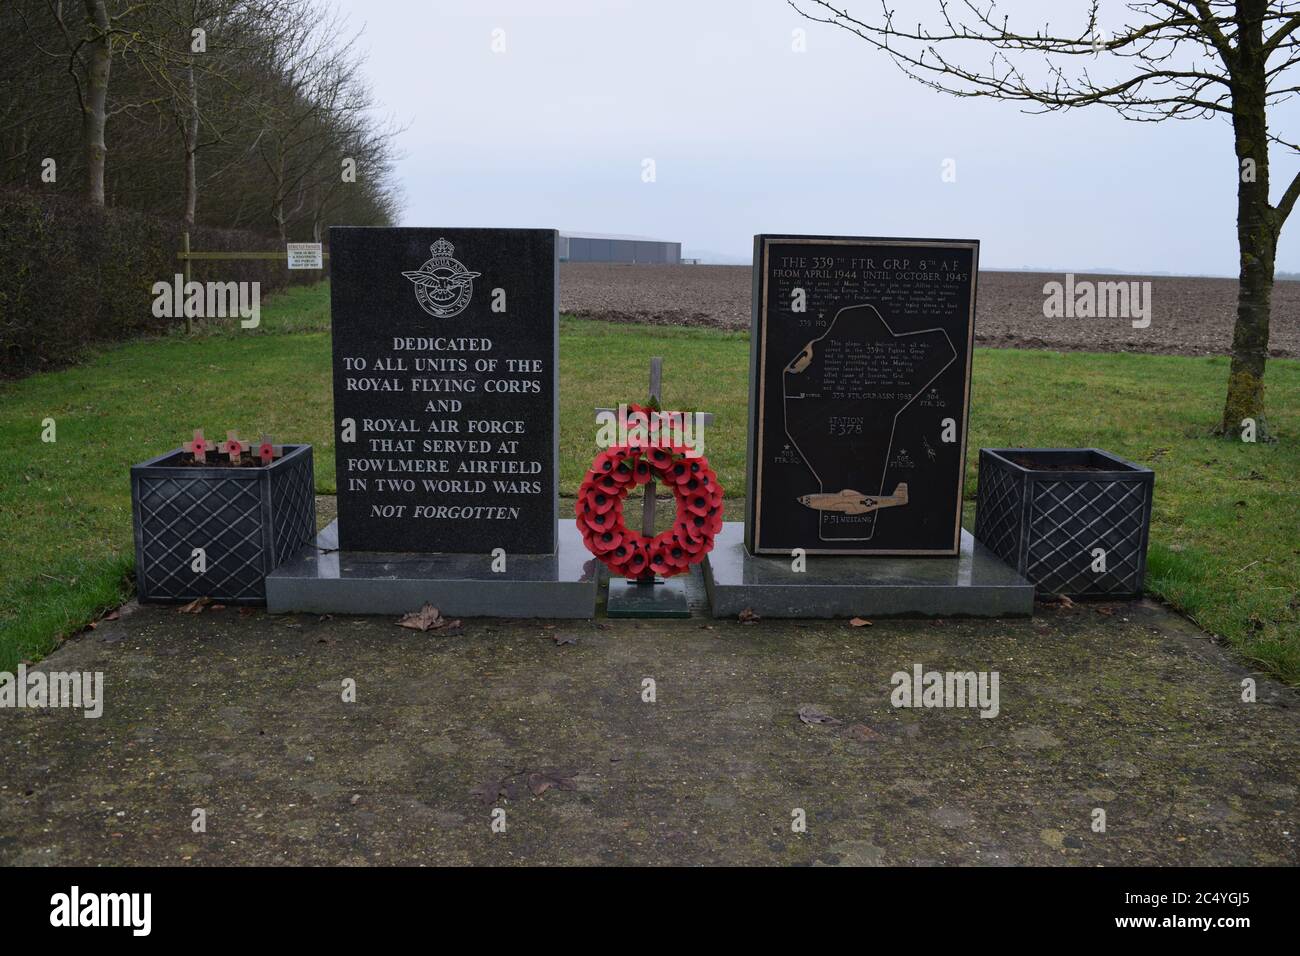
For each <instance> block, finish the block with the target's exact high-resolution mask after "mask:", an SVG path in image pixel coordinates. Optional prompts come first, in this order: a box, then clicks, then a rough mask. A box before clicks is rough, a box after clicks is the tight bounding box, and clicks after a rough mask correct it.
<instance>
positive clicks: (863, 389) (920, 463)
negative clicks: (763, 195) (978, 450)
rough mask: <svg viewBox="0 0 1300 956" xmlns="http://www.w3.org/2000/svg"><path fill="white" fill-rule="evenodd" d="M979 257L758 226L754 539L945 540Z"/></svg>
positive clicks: (781, 545)
mask: <svg viewBox="0 0 1300 956" xmlns="http://www.w3.org/2000/svg"><path fill="white" fill-rule="evenodd" d="M977 258H978V244H977V243H975V242H958V241H940V240H906V239H881V240H871V239H863V240H840V239H818V238H815V237H776V236H760V237H758V240H757V241H756V244H755V261H756V263H757V264H758V269H759V276H758V283H759V288H758V289H757V290H756V295H755V313H756V314H755V328H754V338H753V343H754V353H755V354H754V357H753V358H754V361H753V364H754V366H755V369H754V371H755V373H756V374H755V376H754V392H755V394H754V401H753V403H752V404H753V412H752V414H753V415H754V416H755V417H756V419H757V428H756V430H755V437H754V442H753V447H752V448H751V453H750V459H751V460H750V482H751V484H750V487H751V488H752V489H754V494H753V495H752V498H751V504H750V508H751V509H752V511H751V513H752V514H753V518H754V520H753V521H751V525H752V526H753V530H752V532H751V533H752V540H751V541H750V547H751V549H752V550H754V551H756V552H769V553H771V552H776V551H788V550H791V549H793V548H804V549H805V550H806V551H808V552H811V553H816V552H835V553H859V554H873V553H875V554H955V553H956V552H957V548H958V544H959V540H960V537H959V535H960V506H961V489H962V472H963V470H964V465H965V437H966V436H965V432H966V408H967V396H968V392H969V381H970V378H969V376H970V373H969V368H970V353H971V341H972V337H973V318H974V295H975V273H976V270H977V268H978V264H977Z"/></svg>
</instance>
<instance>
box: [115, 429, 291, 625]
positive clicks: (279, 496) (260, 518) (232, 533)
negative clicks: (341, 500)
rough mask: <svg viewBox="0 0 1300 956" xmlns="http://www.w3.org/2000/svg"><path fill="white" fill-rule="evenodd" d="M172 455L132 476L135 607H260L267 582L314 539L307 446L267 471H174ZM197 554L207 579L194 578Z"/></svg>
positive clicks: (177, 459)
mask: <svg viewBox="0 0 1300 956" xmlns="http://www.w3.org/2000/svg"><path fill="white" fill-rule="evenodd" d="M183 455H184V451H183V449H180V448H177V449H175V450H173V451H169V452H167V454H165V455H159V456H158V457H157V458H152V459H150V460H149V461H146V462H141V463H140V464H138V465H133V466H132V468H131V511H132V516H133V520H134V523H135V579H136V587H137V590H138V591H139V595H140V600H141V601H153V602H163V603H166V602H187V601H192V600H194V599H195V598H199V597H210V598H212V600H213V601H217V602H220V603H222V604H265V603H266V576H267V574H269V573H270V572H271V571H272V570H274V569H275V567H276V566H277V565H279V564H280V563H281V562H283V561H286V560H288V559H289V558H291V557H293V555H294V554H296V553H297V551H298V549H299V548H301V547H302V546H303V545H304V544H307V543H308V542H309V541H311V540H312V539H313V538H314V537H315V535H316V494H315V484H314V475H313V471H312V456H311V445H285V446H284V457H282V458H278V459H276V460H275V461H273V462H272V463H271V465H270V466H269V467H257V468H222V467H219V466H212V465H209V466H202V465H184V464H181V460H182V456H183ZM195 548H203V549H204V551H205V552H206V556H207V562H206V563H207V569H206V571H204V572H202V573H199V572H196V571H193V570H191V567H192V565H193V561H194V558H193V551H194V549H195Z"/></svg>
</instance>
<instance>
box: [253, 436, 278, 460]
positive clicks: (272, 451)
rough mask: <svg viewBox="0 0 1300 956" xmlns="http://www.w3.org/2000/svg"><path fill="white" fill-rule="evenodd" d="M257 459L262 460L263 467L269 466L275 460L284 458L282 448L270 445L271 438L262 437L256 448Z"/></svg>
mask: <svg viewBox="0 0 1300 956" xmlns="http://www.w3.org/2000/svg"><path fill="white" fill-rule="evenodd" d="M257 457H258V458H260V459H262V464H263V465H269V464H270V463H271V462H273V461H274V460H275V459H277V458H283V457H284V446H283V445H273V444H271V436H270V435H263V436H262V441H261V444H259V445H258V446H257Z"/></svg>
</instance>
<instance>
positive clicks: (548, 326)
mask: <svg viewBox="0 0 1300 956" xmlns="http://www.w3.org/2000/svg"><path fill="white" fill-rule="evenodd" d="M330 258H331V271H332V276H331V284H330V296H331V305H332V312H333V336H334V342H333V349H334V419H335V439H336V444H335V469H336V475H337V490H338V515H339V517H338V546H339V547H340V548H342V549H343V550H345V551H384V552H397V551H407V552H425V553H435V552H445V553H477V554H487V553H490V552H491V551H492V550H493V549H495V548H503V549H505V551H506V552H507V553H508V554H550V553H553V552H554V551H555V549H556V533H557V532H556V521H557V506H558V501H557V478H556V476H557V471H558V461H559V458H558V456H559V451H558V441H557V425H558V414H557V410H558V404H557V403H558V377H557V368H558V357H559V355H558V330H559V299H558V268H559V267H558V259H557V255H556V233H555V232H554V231H553V230H549V229H426V228H418V229H414V228H401V229H357V228H335V229H331V230H330Z"/></svg>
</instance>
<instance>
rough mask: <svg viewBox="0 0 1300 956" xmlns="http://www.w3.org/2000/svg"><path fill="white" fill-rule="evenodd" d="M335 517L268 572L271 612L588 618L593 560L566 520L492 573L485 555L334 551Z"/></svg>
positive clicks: (594, 576) (592, 604) (593, 600)
mask: <svg viewBox="0 0 1300 956" xmlns="http://www.w3.org/2000/svg"><path fill="white" fill-rule="evenodd" d="M337 547H338V522H337V521H331V522H330V524H329V525H328V526H327V527H326V528H325V530H324V531H322V532H321V533H320V534H319V535H318V536H317V538H316V543H315V545H308V546H307V547H305V548H303V550H302V551H301V552H299V554H298V556H297V557H296V558H294V559H293V560H292V561H287V562H285V563H284V564H282V565H280V567H278V568H276V569H275V570H274V571H272V572H271V573H270V574H269V575H268V576H267V578H266V608H267V610H268V611H271V612H272V613H281V612H286V611H305V612H310V613H313V614H315V613H319V614H402V613H405V612H407V611H413V610H416V609H418V608H419V607H420V606H421V605H423V604H425V603H428V604H432V605H433V606H434V607H436V608H438V610H440V611H441V612H442V613H443V615H444V616H446V617H548V618H591V617H594V616H595V614H596V579H597V574H596V571H597V564H596V559H595V558H594V557H592V555H591V553H590V552H588V551H587V549H586V548H585V547H584V546H583V544H582V536H581V535H580V534H579V533H578V529H577V526H576V524H575V523H574V522H573V521H572V520H567V521H561V522H560V527H559V544H558V547H557V549H556V553H555V554H517V555H516V554H507V556H506V570H505V571H504V572H502V573H500V574H494V573H493V572H492V570H491V564H492V558H491V556H489V555H487V554H406V553H393V554H390V553H386V552H377V551H338V550H336V549H337Z"/></svg>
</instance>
